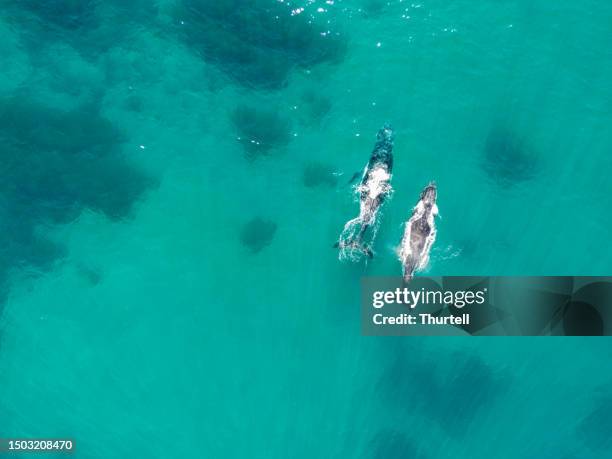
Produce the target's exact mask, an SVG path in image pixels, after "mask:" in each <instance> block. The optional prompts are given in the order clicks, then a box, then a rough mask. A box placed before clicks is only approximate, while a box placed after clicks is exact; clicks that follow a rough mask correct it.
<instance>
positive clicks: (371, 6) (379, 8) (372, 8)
mask: <svg viewBox="0 0 612 459" xmlns="http://www.w3.org/2000/svg"><path fill="white" fill-rule="evenodd" d="M388 6H389V2H388V1H387V0H366V1H365V3H364V5H363V12H364V13H365V15H366V17H372V18H377V17H378V16H380V15H381V14H383V13H384V11H385V10H386V9H387V8H388Z"/></svg>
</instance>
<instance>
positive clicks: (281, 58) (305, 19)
mask: <svg viewBox="0 0 612 459" xmlns="http://www.w3.org/2000/svg"><path fill="white" fill-rule="evenodd" d="M292 8H293V6H291V5H288V4H287V2H278V1H269V0H233V1H228V2H220V1H217V0H182V1H181V2H180V4H179V6H178V8H177V11H176V22H177V28H178V32H179V35H180V36H181V37H182V40H183V41H184V42H185V43H186V44H187V45H188V46H190V47H191V48H192V49H194V50H195V51H196V52H197V53H199V54H200V55H201V56H202V57H204V59H206V60H208V61H210V62H213V63H215V64H216V65H218V66H219V67H220V68H221V69H223V71H225V72H226V73H227V74H228V75H229V76H230V77H232V78H233V79H234V80H235V81H237V82H238V83H240V84H241V85H243V86H246V87H252V88H256V89H278V88H280V87H283V86H284V85H285V84H286V82H287V79H288V76H289V73H290V71H291V70H292V69H293V68H294V67H302V68H306V67H308V66H312V65H316V64H320V63H323V62H335V61H339V60H340V59H341V58H342V57H343V56H344V53H345V51H346V41H345V39H344V36H343V35H341V34H339V33H337V32H334V31H333V29H334V25H333V24H330V23H329V22H328V21H330V16H329V15H328V14H325V15H322V14H317V13H316V9H313V8H312V7H310V6H309V7H308V9H307V10H306V11H302V12H300V14H294V12H292ZM321 16H324V17H321Z"/></svg>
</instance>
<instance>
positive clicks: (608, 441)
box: [577, 390, 612, 452]
mask: <svg viewBox="0 0 612 459" xmlns="http://www.w3.org/2000/svg"><path fill="white" fill-rule="evenodd" d="M606 392H607V394H606V395H604V397H603V398H602V399H600V400H597V403H596V404H595V406H594V408H593V409H592V411H591V412H590V413H589V414H588V415H587V416H586V417H585V418H584V419H582V420H581V421H580V423H579V424H578V428H577V434H578V437H579V438H581V439H582V441H583V442H584V443H585V444H586V445H587V446H588V447H589V448H590V449H592V450H595V451H602V452H603V451H608V452H610V451H611V450H612V435H611V432H612V416H610V413H612V395H611V391H610V390H606Z"/></svg>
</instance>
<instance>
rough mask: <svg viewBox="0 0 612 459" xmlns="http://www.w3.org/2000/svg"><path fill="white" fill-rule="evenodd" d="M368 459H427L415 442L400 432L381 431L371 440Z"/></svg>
mask: <svg viewBox="0 0 612 459" xmlns="http://www.w3.org/2000/svg"><path fill="white" fill-rule="evenodd" d="M365 457H366V458H371V459H404V458H406V459H408V458H410V459H426V457H427V456H425V455H424V454H421V453H420V452H419V449H418V448H417V446H416V445H415V443H414V441H413V440H412V439H411V438H409V437H408V436H407V435H406V434H404V433H403V432H401V431H399V430H388V429H386V430H381V431H379V432H378V433H377V434H376V435H375V436H374V438H373V439H372V440H371V442H370V445H369V448H368V454H366V455H365Z"/></svg>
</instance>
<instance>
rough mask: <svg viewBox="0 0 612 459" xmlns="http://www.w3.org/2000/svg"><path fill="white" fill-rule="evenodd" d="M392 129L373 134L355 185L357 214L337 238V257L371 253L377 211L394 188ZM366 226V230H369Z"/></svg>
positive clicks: (382, 129) (355, 259)
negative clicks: (357, 204) (372, 146)
mask: <svg viewBox="0 0 612 459" xmlns="http://www.w3.org/2000/svg"><path fill="white" fill-rule="evenodd" d="M392 169H393V130H392V129H391V127H390V126H388V125H385V126H383V127H382V128H381V129H379V131H378V133H377V134H376V144H375V145H374V150H373V151H372V154H371V156H370V160H369V161H368V164H367V165H366V166H365V168H364V170H363V175H362V178H361V182H360V183H359V184H358V185H357V186H355V187H354V190H355V194H356V195H357V197H358V198H359V215H358V216H357V217H355V218H353V219H352V220H349V221H348V222H346V224H345V225H344V228H343V230H342V233H340V237H339V239H338V242H337V243H336V244H335V245H334V247H338V248H339V255H338V258H339V259H340V260H344V259H349V260H351V261H358V260H359V259H360V257H361V255H366V256H367V257H369V258H372V257H373V252H372V245H373V243H374V239H375V237H376V231H377V227H378V219H377V218H378V213H379V210H380V208H381V206H382V204H383V203H384V201H385V198H386V197H387V196H389V195H390V194H391V192H392V191H393V190H392V188H391V172H392ZM368 230H369V231H368Z"/></svg>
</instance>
